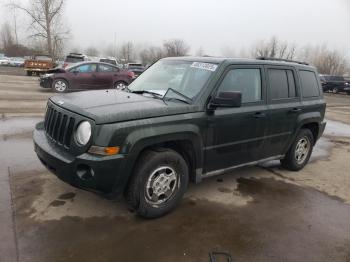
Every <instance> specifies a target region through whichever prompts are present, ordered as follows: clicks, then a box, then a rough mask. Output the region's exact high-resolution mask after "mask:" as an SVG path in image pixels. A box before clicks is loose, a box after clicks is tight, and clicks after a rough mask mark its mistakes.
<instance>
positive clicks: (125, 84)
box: [114, 81, 128, 90]
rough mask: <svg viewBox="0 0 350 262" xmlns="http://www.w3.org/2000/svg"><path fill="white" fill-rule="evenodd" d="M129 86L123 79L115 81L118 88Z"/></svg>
mask: <svg viewBox="0 0 350 262" xmlns="http://www.w3.org/2000/svg"><path fill="white" fill-rule="evenodd" d="M127 86H128V84H127V83H125V82H123V81H118V82H115V83H114V88H115V89H117V90H124V89H125V88H126V87H127Z"/></svg>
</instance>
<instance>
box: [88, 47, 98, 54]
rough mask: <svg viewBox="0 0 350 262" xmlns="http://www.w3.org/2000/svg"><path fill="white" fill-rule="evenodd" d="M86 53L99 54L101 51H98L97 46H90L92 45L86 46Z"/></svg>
mask: <svg viewBox="0 0 350 262" xmlns="http://www.w3.org/2000/svg"><path fill="white" fill-rule="evenodd" d="M85 54H86V55H88V56H98V55H99V52H98V50H97V48H95V47H93V46H90V47H88V48H86V50H85Z"/></svg>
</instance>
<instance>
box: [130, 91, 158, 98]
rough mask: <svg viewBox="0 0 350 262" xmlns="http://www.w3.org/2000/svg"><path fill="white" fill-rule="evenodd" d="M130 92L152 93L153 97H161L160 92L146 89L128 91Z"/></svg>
mask: <svg viewBox="0 0 350 262" xmlns="http://www.w3.org/2000/svg"><path fill="white" fill-rule="evenodd" d="M129 90H130V89H129ZM130 92H131V93H134V94H150V95H153V96H154V97H157V98H162V97H163V96H162V95H161V94H158V93H156V92H152V91H148V90H135V91H130Z"/></svg>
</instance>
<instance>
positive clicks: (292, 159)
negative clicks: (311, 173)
mask: <svg viewBox="0 0 350 262" xmlns="http://www.w3.org/2000/svg"><path fill="white" fill-rule="evenodd" d="M313 146H314V137H313V135H312V133H311V131H310V129H301V130H300V131H299V133H298V135H297V137H296V138H295V141H294V142H293V144H292V145H291V147H290V148H289V150H288V152H287V154H286V156H285V158H284V159H282V160H281V164H282V167H284V168H285V169H287V170H291V171H299V170H301V169H303V168H304V166H305V165H306V164H307V162H308V161H309V159H310V156H311V153H312V149H313ZM298 149H299V151H298ZM297 151H298V152H297Z"/></svg>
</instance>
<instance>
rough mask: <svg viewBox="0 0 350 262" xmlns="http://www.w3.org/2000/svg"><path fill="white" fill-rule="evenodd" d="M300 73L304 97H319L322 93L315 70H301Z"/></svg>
mask: <svg viewBox="0 0 350 262" xmlns="http://www.w3.org/2000/svg"><path fill="white" fill-rule="evenodd" d="M299 75H300V81H301V88H302V90H303V97H305V98H308V97H318V96H319V95H320V89H319V87H318V80H317V77H316V74H315V72H312V71H306V70H300V71H299Z"/></svg>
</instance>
